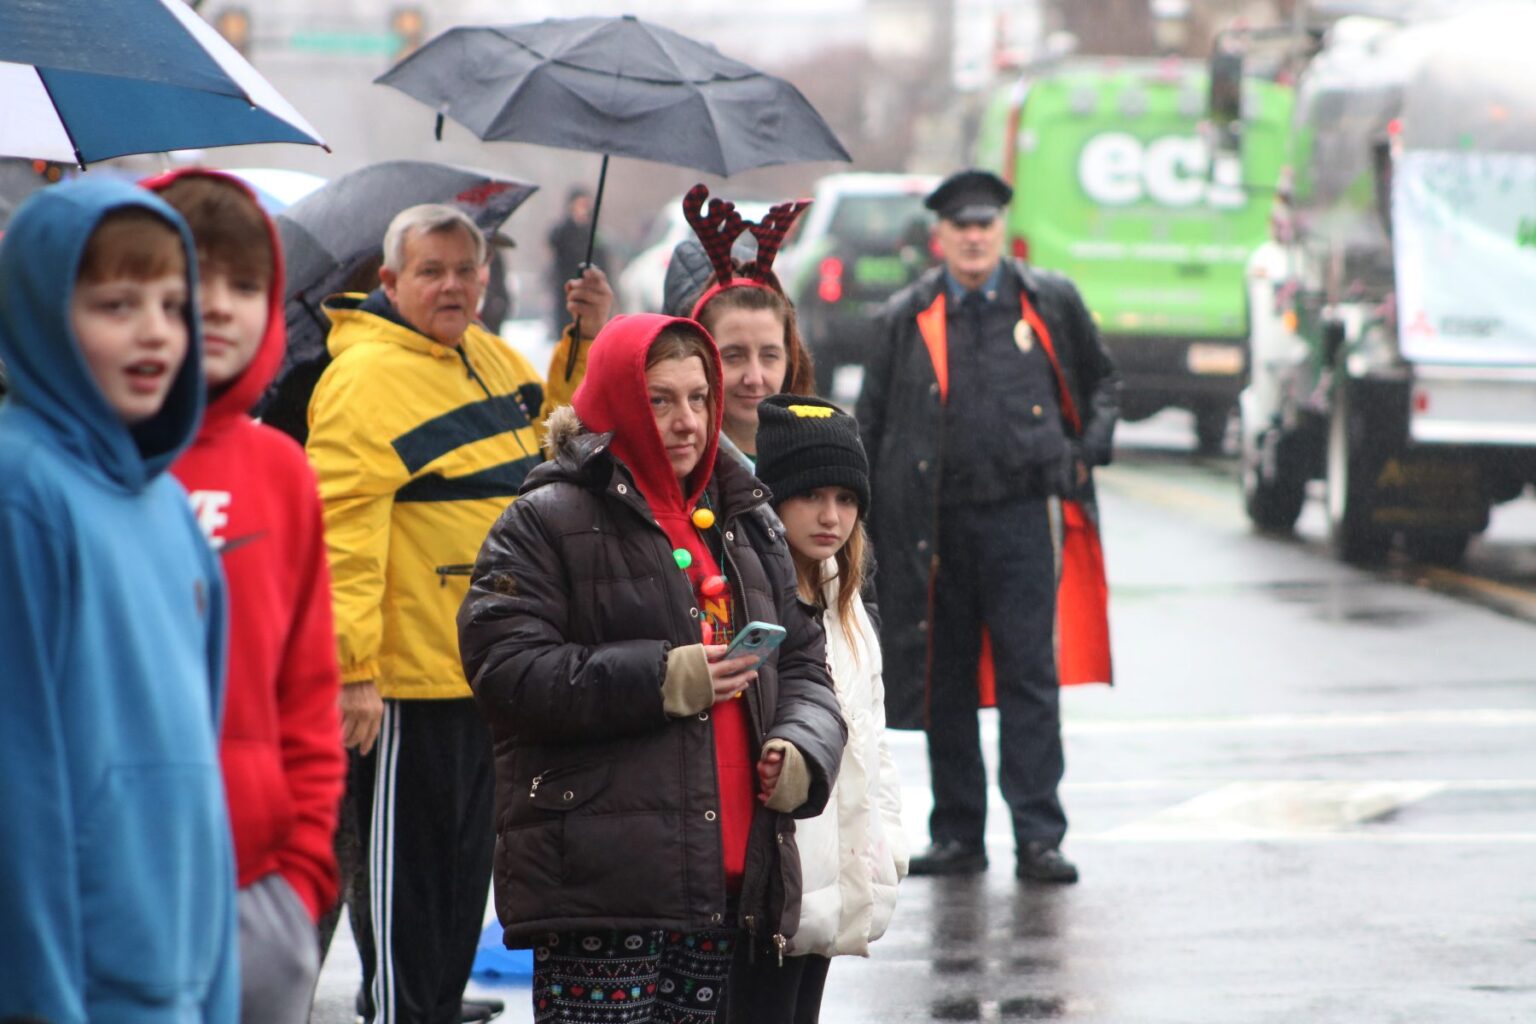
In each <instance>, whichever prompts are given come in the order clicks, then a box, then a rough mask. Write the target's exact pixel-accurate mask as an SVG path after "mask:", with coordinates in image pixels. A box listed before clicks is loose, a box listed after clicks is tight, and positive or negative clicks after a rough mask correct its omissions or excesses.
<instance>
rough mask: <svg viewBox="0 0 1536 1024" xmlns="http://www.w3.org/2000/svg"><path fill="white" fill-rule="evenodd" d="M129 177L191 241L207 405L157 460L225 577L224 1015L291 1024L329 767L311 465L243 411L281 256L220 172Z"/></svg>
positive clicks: (273, 316) (337, 769)
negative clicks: (233, 961)
mask: <svg viewBox="0 0 1536 1024" xmlns="http://www.w3.org/2000/svg"><path fill="white" fill-rule="evenodd" d="M144 185H145V186H146V187H148V188H150V189H152V190H154V191H155V192H158V193H159V194H160V196H161V198H163V199H165V201H166V202H168V203H170V204H171V206H173V207H175V208H176V211H177V212H178V213H180V214H181V215H182V216H183V217H184V218H185V219H186V221H187V225H188V227H190V228H191V229H192V237H193V240H194V241H195V242H196V243H197V257H198V305H199V308H200V311H201V314H202V321H203V369H204V373H205V376H206V378H207V385H208V406H207V409H208V411H207V413H206V414H205V415H204V416H203V423H202V427H201V428H200V429H199V431H198V434H197V439H196V440H195V441H194V442H193V443H192V447H190V448H188V449H187V451H186V453H185V454H184V455H182V457H181V458H180V459H179V460H177V462H176V464H175V465H174V466H172V467H171V471H172V472H173V473H175V475H176V478H177V479H178V480H180V481H181V483H182V485H183V486H185V487H186V489H187V490H188V492H189V493H190V496H191V500H192V508H193V511H194V512H195V513H196V514H197V518H198V522H199V523H200V524H201V525H202V527H203V532H204V533H205V534H206V535H207V537H208V541H209V543H210V544H212V545H213V548H214V550H215V551H217V552H219V554H220V560H221V561H222V563H223V566H224V575H225V578H226V579H227V580H228V582H229V603H230V617H229V659H228V669H227V671H228V687H227V691H226V698H225V706H224V723H223V728H222V729H221V732H220V737H219V758H220V762H221V764H222V767H223V770H224V789H225V793H226V795H227V797H228V799H229V814H230V826H231V829H232V831H233V833H234V840H235V862H236V869H237V871H238V874H239V878H238V881H239V886H240V891H239V911H240V973H241V1019H242V1020H243V1021H245V1022H247V1024H250V1022H253V1021H272V1022H278V1021H303V1020H307V1019H308V1016H309V1003H310V993H311V992H313V991H314V983H315V977H316V975H317V974H318V972H319V969H320V962H319V950H318V945H317V943H316V938H315V921H316V920H317V918H318V917H319V915H320V913H321V911H322V910H325V909H328V908H329V907H330V906H331V904H332V903H334V902H335V900H336V884H337V883H336V857H335V854H334V853H333V852H332V847H331V837H332V834H333V833H334V832H335V830H336V808H337V804H338V803H339V802H340V800H341V791H342V776H343V773H344V770H345V765H346V761H345V756H344V754H343V753H342V747H341V724H340V720H339V717H338V712H337V708H336V700H337V694H338V689H339V686H340V676H339V673H338V671H337V667H336V641H335V635H334V632H333V629H332V625H331V584H330V572H329V570H328V568H327V566H326V560H325V540H324V534H323V530H322V526H321V520H320V498H319V492H318V490H317V488H316V486H315V478H314V474H313V473H312V472H311V471H310V468H309V462H308V461H307V460H306V459H305V458H304V452H303V450H302V449H301V448H299V446H298V445H297V444H295V443H294V442H293V441H292V440H291V439H289V438H288V437H286V436H284V435H282V434H280V433H278V432H277V431H276V430H273V429H271V428H270V427H266V426H263V425H261V424H259V423H257V422H255V421H254V420H252V419H251V417H250V416H248V415H247V412H248V410H249V409H250V408H251V406H252V405H253V404H255V402H256V399H257V398H259V397H260V396H261V394H262V392H263V391H265V390H266V387H267V385H268V384H270V383H271V382H272V378H273V377H274V376H275V375H276V374H277V371H278V368H279V367H280V366H281V365H282V361H283V343H284V320H283V266H282V258H281V255H280V253H281V249H280V247H279V245H278V240H277V232H276V231H275V230H274V228H273V225H272V222H271V220H269V219H268V218H267V216H266V214H264V213H263V212H262V210H261V207H260V206H258V205H257V203H256V200H255V197H253V196H252V195H251V193H250V191H249V190H248V189H247V188H246V187H245V186H244V185H242V184H241V183H240V182H239V181H237V180H236V179H234V178H232V177H230V176H228V175H225V174H219V173H218V172H216V171H207V170H201V169H189V170H183V171H177V172H175V173H172V174H167V175H163V176H161V177H158V178H153V179H150V180H149V181H146V182H144Z"/></svg>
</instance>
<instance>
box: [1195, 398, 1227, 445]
mask: <svg viewBox="0 0 1536 1024" xmlns="http://www.w3.org/2000/svg"><path fill="white" fill-rule="evenodd" d="M1229 417H1230V411H1229V410H1228V408H1227V407H1226V406H1224V405H1223V406H1210V405H1208V406H1204V407H1203V408H1199V409H1196V410H1195V451H1196V452H1198V453H1199V454H1201V455H1220V454H1221V453H1222V450H1223V449H1224V448H1225V447H1226V443H1227V420H1228V418H1229Z"/></svg>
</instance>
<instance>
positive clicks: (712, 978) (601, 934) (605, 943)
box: [533, 931, 736, 1024]
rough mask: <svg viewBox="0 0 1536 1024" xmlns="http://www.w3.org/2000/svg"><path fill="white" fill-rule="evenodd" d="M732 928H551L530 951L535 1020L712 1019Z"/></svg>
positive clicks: (721, 997)
mask: <svg viewBox="0 0 1536 1024" xmlns="http://www.w3.org/2000/svg"><path fill="white" fill-rule="evenodd" d="M735 952H736V933H735V932H730V931H702V932H689V933H686V934H685V933H683V932H669V931H584V932H551V933H550V934H549V935H548V936H546V937H545V940H544V942H543V943H541V944H539V945H536V946H535V947H534V950H533V1019H534V1021H535V1024H545V1022H552V1021H558V1022H561V1024H717V1020H723V1019H724V1018H723V1016H721V1015H720V1014H721V1011H722V1010H723V1009H724V1007H725V980H726V975H727V974H729V973H730V969H731V958H732V956H733V955H734V954H735Z"/></svg>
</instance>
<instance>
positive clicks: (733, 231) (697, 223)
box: [683, 182, 747, 281]
mask: <svg viewBox="0 0 1536 1024" xmlns="http://www.w3.org/2000/svg"><path fill="white" fill-rule="evenodd" d="M708 197H709V189H707V188H705V187H704V184H703V182H700V183H699V184H697V185H695V186H693V188H691V189H689V190H688V194H687V195H686V196H684V197H683V216H684V217H686V218H687V219H688V223H689V225H690V226H691V227H692V228H693V233H694V234H695V235H697V236H698V238H699V242H700V243H701V244H702V245H703V246H704V252H705V253H706V254H707V255H708V256H709V263H710V266H712V267H714V268H715V279H716V280H719V281H729V280H730V279H731V278H732V277H735V276H736V271H735V266H734V264H733V263H732V262H731V246H733V245H735V244H736V239H737V238H738V237H740V235H741V233H742V231H743V230H745V229H746V226H747V222H746V221H744V220H742V218H741V214H739V213H737V212H736V204H735V203H732V202H727V201H726V200H724V199H710V200H709V213H708V214H707V215H706V214H705V213H704V200H705V199H707V198H708Z"/></svg>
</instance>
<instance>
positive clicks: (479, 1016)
mask: <svg viewBox="0 0 1536 1024" xmlns="http://www.w3.org/2000/svg"><path fill="white" fill-rule="evenodd" d="M506 1008H507V1004H506V1003H504V1002H502V1001H501V1000H500V999H464V1000H461V1001H460V1003H459V1020H461V1021H463V1022H464V1024H470V1022H471V1021H486V1020H494V1019H495V1018H497V1017H500V1016H501V1011H503V1010H505V1009H506Z"/></svg>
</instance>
